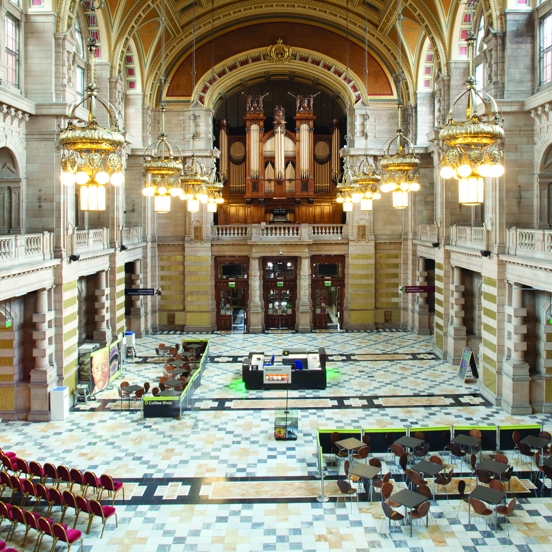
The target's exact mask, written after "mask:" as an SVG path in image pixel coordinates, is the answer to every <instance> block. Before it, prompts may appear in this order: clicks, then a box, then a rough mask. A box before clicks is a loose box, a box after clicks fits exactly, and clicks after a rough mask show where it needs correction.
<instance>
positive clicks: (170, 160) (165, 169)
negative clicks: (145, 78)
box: [142, 0, 182, 213]
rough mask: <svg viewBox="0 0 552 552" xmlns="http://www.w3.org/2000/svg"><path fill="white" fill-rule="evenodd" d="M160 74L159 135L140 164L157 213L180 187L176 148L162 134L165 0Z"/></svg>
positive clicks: (166, 207)
mask: <svg viewBox="0 0 552 552" xmlns="http://www.w3.org/2000/svg"><path fill="white" fill-rule="evenodd" d="M161 10H162V12H161V78H160V79H159V103H160V105H161V129H160V133H159V137H158V138H157V140H156V141H155V142H152V143H151V144H150V145H149V146H148V147H147V148H146V149H145V151H144V160H143V164H142V166H143V168H144V173H145V186H144V188H143V189H142V193H143V194H144V195H145V196H146V197H153V198H154V199H153V208H154V211H155V212H156V213H168V212H170V210H171V197H175V196H180V195H181V193H182V189H181V188H180V182H179V179H178V174H179V173H180V172H181V171H182V157H181V154H180V155H175V150H174V148H173V147H172V146H171V144H170V143H169V142H168V140H167V135H166V134H165V112H166V111H167V110H166V107H165V104H164V103H163V92H164V89H165V86H167V84H168V80H167V77H166V75H165V30H166V21H165V0H163V2H162V4H161Z"/></svg>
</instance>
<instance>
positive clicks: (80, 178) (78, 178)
mask: <svg viewBox="0 0 552 552" xmlns="http://www.w3.org/2000/svg"><path fill="white" fill-rule="evenodd" d="M89 178H90V177H89V176H88V175H87V174H86V173H85V172H84V171H79V172H78V173H77V174H76V175H75V182H76V183H77V184H81V185H82V184H86V183H87V182H88V180H89Z"/></svg>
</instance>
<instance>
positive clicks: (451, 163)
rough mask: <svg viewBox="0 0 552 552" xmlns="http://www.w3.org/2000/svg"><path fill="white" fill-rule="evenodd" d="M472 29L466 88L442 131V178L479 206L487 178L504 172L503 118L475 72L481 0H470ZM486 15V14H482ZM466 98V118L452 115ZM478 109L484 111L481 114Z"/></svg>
mask: <svg viewBox="0 0 552 552" xmlns="http://www.w3.org/2000/svg"><path fill="white" fill-rule="evenodd" d="M467 5H468V8H469V10H470V18H471V24H472V28H471V30H470V31H469V32H468V37H467V39H466V42H467V45H468V77H467V79H466V90H464V91H463V92H462V93H461V94H460V95H458V96H457V97H456V99H455V100H454V102H453V104H452V106H451V108H450V111H449V114H448V118H447V123H446V124H445V125H444V126H443V127H442V128H441V131H440V132H439V140H440V141H441V142H442V144H443V150H444V153H443V156H442V158H441V170H440V175H441V178H443V179H445V180H448V179H450V178H452V177H454V178H457V179H458V192H459V198H458V199H459V202H460V203H461V204H463V205H479V204H481V203H483V200H484V186H485V185H484V178H485V177H494V178H498V177H500V176H502V175H503V174H504V166H503V164H502V160H503V157H504V153H503V149H502V141H503V140H504V129H503V128H502V125H503V118H502V114H501V113H500V110H499V108H498V106H497V104H496V101H495V100H494V98H492V97H491V96H490V95H489V94H487V93H486V92H484V91H483V90H478V89H477V88H476V86H477V81H476V79H475V71H474V57H475V44H476V42H477V38H476V36H475V33H474V31H473V29H474V18H473V15H474V9H475V6H476V5H477V0H468V2H467ZM482 17H483V15H482ZM462 99H463V100H465V101H466V119H465V120H464V121H457V120H455V119H454V117H453V116H452V111H453V109H454V107H455V106H456V105H457V104H458V103H459V102H460V100H462ZM478 109H479V110H480V111H482V112H483V113H481V114H479V113H478Z"/></svg>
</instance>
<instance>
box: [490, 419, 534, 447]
mask: <svg viewBox="0 0 552 552" xmlns="http://www.w3.org/2000/svg"><path fill="white" fill-rule="evenodd" d="M499 429H500V450H514V448H515V443H514V438H513V433H514V431H519V434H520V439H523V438H524V437H527V436H528V435H538V434H539V432H540V431H541V426H540V425H538V424H532V425H516V426H513V425H512V426H500V428H499Z"/></svg>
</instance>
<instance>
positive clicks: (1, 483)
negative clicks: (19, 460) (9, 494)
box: [0, 471, 11, 496]
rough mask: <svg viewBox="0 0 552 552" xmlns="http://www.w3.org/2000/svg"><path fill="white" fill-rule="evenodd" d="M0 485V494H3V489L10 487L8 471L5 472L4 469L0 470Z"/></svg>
mask: <svg viewBox="0 0 552 552" xmlns="http://www.w3.org/2000/svg"><path fill="white" fill-rule="evenodd" d="M0 487H1V489H2V490H1V492H0V496H3V494H4V491H5V490H6V489H11V480H10V476H9V475H8V472H5V471H1V472H0Z"/></svg>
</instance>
